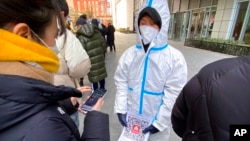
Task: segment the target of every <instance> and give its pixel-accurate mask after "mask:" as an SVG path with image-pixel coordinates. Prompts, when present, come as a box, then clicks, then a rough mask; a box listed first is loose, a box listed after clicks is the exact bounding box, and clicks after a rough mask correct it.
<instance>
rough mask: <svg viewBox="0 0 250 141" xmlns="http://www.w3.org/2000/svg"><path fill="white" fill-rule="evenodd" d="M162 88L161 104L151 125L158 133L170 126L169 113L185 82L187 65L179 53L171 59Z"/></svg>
mask: <svg viewBox="0 0 250 141" xmlns="http://www.w3.org/2000/svg"><path fill="white" fill-rule="evenodd" d="M166 80H167V81H166V83H165V86H164V96H163V99H162V100H163V103H162V105H161V107H160V110H159V113H158V116H157V118H156V120H155V121H154V122H153V125H154V126H155V127H156V128H157V129H159V130H160V131H163V130H165V129H166V128H169V126H170V125H171V113H172V108H173V106H174V103H175V101H176V98H177V97H178V95H179V94H180V92H181V90H182V88H183V87H184V85H185V84H186V82H187V65H186V61H185V59H184V57H183V55H182V54H181V53H179V54H178V55H176V56H175V57H174V59H173V67H172V69H171V73H170V74H169V75H168V78H167V79H166Z"/></svg>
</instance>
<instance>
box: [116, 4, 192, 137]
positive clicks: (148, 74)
mask: <svg viewBox="0 0 250 141" xmlns="http://www.w3.org/2000/svg"><path fill="white" fill-rule="evenodd" d="M146 7H152V8H154V9H155V10H156V11H157V12H158V14H159V16H160V18H161V19H160V20H161V29H160V31H159V33H158V35H157V36H156V37H155V38H154V39H153V40H152V41H151V43H150V45H149V47H148V50H147V52H145V51H144V48H143V44H142V41H141V39H142V38H141V35H140V32H139V29H138V15H139V13H140V12H141V11H142V10H143V9H144V8H146ZM139 13H138V15H137V17H136V20H135V27H136V30H137V44H136V45H135V46H132V47H130V48H128V49H127V50H126V51H125V52H124V53H123V55H122V56H121V58H120V60H119V64H118V66H117V69H116V72H115V76H114V79H115V85H116V89H117V91H116V99H115V106H114V110H115V113H122V114H125V113H127V112H134V113H138V114H141V115H145V116H147V117H152V120H153V122H152V124H153V126H154V127H156V128H157V129H158V130H159V131H160V132H158V133H155V134H152V135H150V137H149V141H163V140H164V141H167V140H168V139H169V134H170V129H171V128H172V127H171V112H172V108H173V105H174V103H175V100H176V98H177V96H178V95H179V93H180V91H181V90H182V88H183V86H184V85H185V83H186V81H187V65H186V62H185V59H184V57H183V55H182V53H181V52H180V51H178V50H177V49H175V48H173V47H172V46H171V45H168V42H167V34H168V27H169V20H170V13H169V8H168V4H167V1H166V0H144V2H143V4H142V7H141V8H140V10H139Z"/></svg>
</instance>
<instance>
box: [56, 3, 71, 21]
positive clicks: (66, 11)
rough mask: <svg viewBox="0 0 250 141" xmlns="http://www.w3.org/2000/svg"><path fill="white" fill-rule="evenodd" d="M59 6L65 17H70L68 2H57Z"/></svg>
mask: <svg viewBox="0 0 250 141" xmlns="http://www.w3.org/2000/svg"><path fill="white" fill-rule="evenodd" d="M57 1H58V2H57V4H58V6H59V8H60V10H61V11H63V12H64V17H67V16H68V15H69V6H68V4H67V1H66V0H57Z"/></svg>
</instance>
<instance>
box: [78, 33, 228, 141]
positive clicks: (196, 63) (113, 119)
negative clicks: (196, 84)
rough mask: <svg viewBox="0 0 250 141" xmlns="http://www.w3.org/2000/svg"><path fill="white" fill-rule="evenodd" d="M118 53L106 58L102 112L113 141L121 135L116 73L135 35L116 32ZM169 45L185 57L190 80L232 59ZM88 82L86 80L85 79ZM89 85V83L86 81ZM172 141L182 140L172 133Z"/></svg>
mask: <svg viewBox="0 0 250 141" xmlns="http://www.w3.org/2000/svg"><path fill="white" fill-rule="evenodd" d="M115 36H116V40H115V43H116V50H117V51H116V53H114V52H109V49H108V54H107V57H106V67H107V72H108V78H107V79H106V89H107V90H108V94H107V95H106V97H105V103H104V106H103V109H102V112H105V113H107V114H109V118H110V119H109V122H110V136H111V141H117V139H118V137H119V135H120V133H121V125H120V124H119V121H118V119H117V116H116V114H114V111H113V107H114V100H115V91H116V90H115V85H114V80H113V77H114V72H115V69H116V66H117V62H118V60H119V58H120V56H121V54H122V53H123V52H124V50H126V49H127V48H128V47H130V46H132V45H134V44H135V42H136V35H135V34H123V33H119V32H116V35H115ZM169 44H170V45H172V46H174V47H176V48H177V49H179V50H180V51H181V52H182V53H183V54H184V56H185V59H186V62H187V65H188V78H189V79H190V78H191V77H192V76H193V75H194V74H195V73H197V72H198V71H199V69H200V68H201V67H203V66H204V65H206V64H208V63H210V62H213V61H215V60H218V59H222V58H227V57H232V56H230V55H225V54H220V53H216V52H211V51H207V50H201V49H196V48H190V47H185V46H184V45H183V44H184V43H183V42H179V41H172V40H170V41H169ZM85 80H86V79H85ZM85 84H86V85H87V84H88V82H86V81H85ZM80 119H81V120H83V116H82V115H80ZM82 126H83V125H82V124H81V126H80V130H81V131H82ZM170 141H180V138H179V137H178V136H177V135H176V134H175V133H174V132H171V137H170Z"/></svg>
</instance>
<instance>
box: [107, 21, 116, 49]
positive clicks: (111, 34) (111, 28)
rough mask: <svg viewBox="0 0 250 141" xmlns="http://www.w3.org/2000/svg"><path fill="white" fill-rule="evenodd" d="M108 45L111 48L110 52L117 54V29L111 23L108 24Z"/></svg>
mask: <svg viewBox="0 0 250 141" xmlns="http://www.w3.org/2000/svg"><path fill="white" fill-rule="evenodd" d="M107 44H108V46H109V47H110V52H112V51H113V50H114V52H116V48H115V27H114V26H113V25H112V24H111V23H108V28H107Z"/></svg>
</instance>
